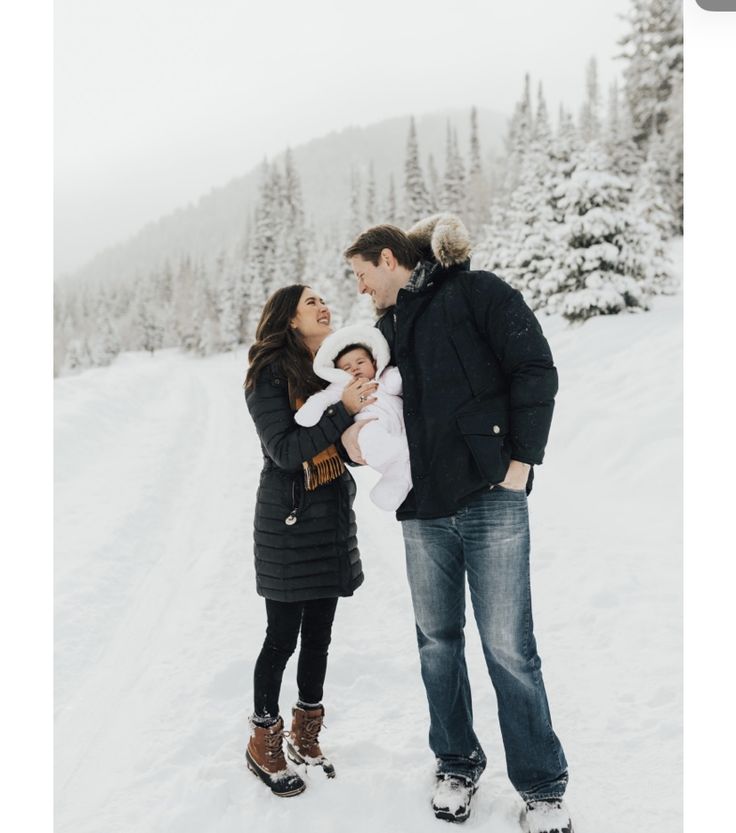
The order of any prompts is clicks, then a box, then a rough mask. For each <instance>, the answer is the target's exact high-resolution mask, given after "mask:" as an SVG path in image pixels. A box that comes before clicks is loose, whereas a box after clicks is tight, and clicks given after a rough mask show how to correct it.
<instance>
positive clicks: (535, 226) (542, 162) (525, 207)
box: [479, 84, 560, 309]
mask: <svg viewBox="0 0 736 833" xmlns="http://www.w3.org/2000/svg"><path fill="white" fill-rule="evenodd" d="M551 144H552V131H551V128H550V124H549V117H548V115H547V105H546V102H545V99H544V93H543V90H542V85H541V84H540V85H539V92H538V99H537V113H536V118H535V119H534V124H533V132H532V138H531V141H530V143H529V145H528V148H527V152H526V155H525V161H524V166H523V168H522V169H521V172H520V179H519V183H518V185H517V186H516V188H515V189H514V191H513V192H512V194H511V196H510V198H509V204H508V207H507V210H506V211H505V213H504V218H503V222H504V224H505V227H504V229H499V228H497V227H496V228H494V229H493V230H492V233H491V235H490V245H489V244H488V242H486V244H485V245H484V246H483V247H482V249H481V251H482V252H483V257H484V259H485V260H486V264H485V266H484V268H488V269H490V270H491V271H494V272H498V273H499V274H500V275H502V276H503V277H504V279H505V280H507V281H508V282H509V283H510V284H511V285H512V286H514V287H515V288H516V289H519V290H520V291H521V292H522V293H523V294H524V296H525V298H526V300H527V302H528V303H529V304H530V305H531V306H532V308H533V309H538V308H539V307H540V306H542V305H543V303H544V301H545V300H546V298H545V295H544V292H543V290H542V288H541V287H542V286H543V285H544V281H545V280H546V277H547V274H548V272H549V271H550V270H551V269H552V268H553V266H554V264H555V262H556V261H557V260H558V259H559V257H560V251H559V249H560V239H559V238H560V224H559V223H558V222H556V219H555V209H554V204H553V195H554V193H555V189H556V187H557V181H556V179H555V168H554V167H553V160H552V157H551ZM479 259H480V258H479ZM479 265H481V264H479Z"/></svg>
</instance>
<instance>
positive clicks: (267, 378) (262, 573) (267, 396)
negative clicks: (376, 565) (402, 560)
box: [245, 364, 363, 602]
mask: <svg viewBox="0 0 736 833" xmlns="http://www.w3.org/2000/svg"><path fill="white" fill-rule="evenodd" d="M245 400H246V403H247V405H248V410H249V411H250V415H251V417H252V418H253V421H254V422H255V425H256V431H257V432H258V436H259V438H260V440H261V447H262V449H263V470H262V471H261V479H260V484H259V486H258V494H257V496H256V507H255V530H254V540H255V560H256V589H257V591H258V593H259V595H261V596H265V597H266V598H267V599H273V600H275V601H279V602H299V601H308V600H309V599H324V598H333V597H335V596H351V595H352V594H353V592H354V590H355V589H356V588H357V587H359V586H360V585H361V584H362V583H363V568H362V565H361V562H360V553H359V551H358V539H357V527H356V523H355V514H354V512H353V500H354V498H355V481H354V480H353V478H352V476H351V474H350V472H349V471H345V472H344V473H343V474H342V475H341V476H340V477H339V478H338V479H337V480H333V481H332V482H331V483H326V484H325V485H323V486H318V487H317V488H316V489H314V490H313V491H310V492H308V491H306V490H305V488H304V474H303V469H302V463H303V461H305V460H310V459H311V458H312V457H314V456H315V455H316V454H318V453H319V452H320V451H324V450H325V449H326V448H327V447H328V446H330V445H332V444H333V443H337V442H338V441H339V439H340V435H341V434H342V432H343V431H345V429H346V428H349V427H350V425H352V423H353V419H352V417H351V416H350V415H349V414H348V412H347V411H346V410H345V406H344V405H343V404H342V402H338V403H337V404H336V405H331V406H330V407H329V408H328V409H327V410H326V411H325V413H324V414H323V415H322V417H321V419H320V421H319V422H318V423H317V425H315V426H314V427H313V428H301V427H299V426H298V425H297V424H296V422H294V412H293V410H292V408H291V406H290V403H289V393H288V385H287V381H286V378H285V376H284V375H283V374H282V373H281V372H280V370H279V369H278V367H277V366H276V365H275V364H271V365H269V366H268V367H265V368H264V369H263V370H262V371H261V372H260V374H259V376H258V379H257V380H256V383H255V385H254V387H253V388H251V389H250V390H246V393H245ZM294 515H295V516H296V522H294V523H289V524H287V523H286V520H287V518H290V516H294ZM290 520H291V518H290Z"/></svg>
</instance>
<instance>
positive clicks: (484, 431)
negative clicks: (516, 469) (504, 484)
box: [457, 412, 508, 483]
mask: <svg viewBox="0 0 736 833" xmlns="http://www.w3.org/2000/svg"><path fill="white" fill-rule="evenodd" d="M457 426H458V428H459V429H460V433H461V434H462V435H463V439H464V440H465V444H466V445H467V446H468V449H469V450H470V453H471V455H472V457H473V460H474V462H475V465H476V466H477V468H478V472H479V473H480V475H481V477H482V478H483V479H484V480H485V481H486V483H500V482H501V481H502V480H503V479H504V477H505V475H506V469H507V468H508V461H507V460H506V459H505V458H506V456H507V455H506V454H505V453H504V442H503V441H504V437H505V435H506V430H507V423H506V421H505V420H501V419H499V418H498V417H493V416H491V415H489V414H488V413H487V412H486V413H474V414H462V415H461V416H459V417H457Z"/></svg>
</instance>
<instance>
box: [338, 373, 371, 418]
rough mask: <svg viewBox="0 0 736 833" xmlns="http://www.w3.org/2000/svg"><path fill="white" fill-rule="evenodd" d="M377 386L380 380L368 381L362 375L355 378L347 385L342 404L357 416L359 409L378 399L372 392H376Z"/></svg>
mask: <svg viewBox="0 0 736 833" xmlns="http://www.w3.org/2000/svg"><path fill="white" fill-rule="evenodd" d="M377 387H378V382H373V381H368V380H366V379H361V378H360V377H358V378H357V379H353V381H352V382H350V383H349V384H348V385H346V386H345V390H343V392H342V396H341V399H342V404H343V405H344V406H345V409H346V410H347V412H348V413H349V414H350V416H355V414H357V413H358V411H362V410H363V408H365V406H366V405H370V404H371V402H375V401H376V397H375V396H373V395H372V394H373V393H374V392H375V390H376V388H377Z"/></svg>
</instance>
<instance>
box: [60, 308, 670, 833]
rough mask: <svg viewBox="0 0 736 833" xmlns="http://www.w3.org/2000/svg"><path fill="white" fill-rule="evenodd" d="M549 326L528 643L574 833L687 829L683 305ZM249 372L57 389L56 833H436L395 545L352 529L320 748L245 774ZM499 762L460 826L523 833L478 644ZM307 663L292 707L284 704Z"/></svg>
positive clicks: (259, 629)
mask: <svg viewBox="0 0 736 833" xmlns="http://www.w3.org/2000/svg"><path fill="white" fill-rule="evenodd" d="M652 304H653V309H652V311H651V312H649V313H642V314H631V315H620V316H610V317H601V318H595V319H592V320H590V321H588V322H586V323H585V324H584V325H582V326H577V327H570V326H569V325H567V324H565V323H564V322H563V321H562V320H561V319H558V318H544V319H542V323H543V326H544V328H545V331H546V333H547V335H548V337H549V339H550V341H551V343H552V347H553V352H554V355H555V359H556V363H557V366H558V368H559V371H560V380H561V390H560V394H559V397H558V405H557V410H556V414H555V419H554V422H553V428H552V435H551V438H550V443H549V446H548V453H547V458H546V460H545V465H544V466H543V467H541V468H540V469H539V470H538V472H537V475H538V477H537V479H536V481H535V489H534V493H533V495H532V496H531V498H530V511H531V516H532V525H533V530H532V535H533V538H532V540H533V564H532V566H533V593H534V604H535V626H536V632H537V640H538V643H539V649H540V654H541V656H542V660H543V670H544V674H545V680H546V683H547V690H548V694H549V698H550V703H551V709H552V716H553V720H554V724H555V729H556V731H557V733H558V735H559V736H560V738H561V740H562V742H563V744H564V746H565V750H566V754H567V757H568V760H569V762H570V772H571V782H570V787H569V791H568V799H569V804H570V807H571V809H572V811H573V813H574V818H575V829H576V831H577V833H622V831H627V833H638V832H639V831H642V833H643V831H647V833H648V831H651V830H653V829H657V830H667V831H672V832H673V833H674V831H676V830H679V829H680V827H681V817H680V806H681V801H680V796H681V787H682V785H681V672H682V667H681V520H680V519H681V480H682V476H681V475H682V473H681V364H682V359H681V318H682V298H681V296H680V295H678V296H675V297H658V298H655V299H653V301H652ZM244 371H245V354H244V352H240V353H238V354H232V353H231V354H222V355H216V356H212V357H209V358H206V359H193V358H191V357H188V356H184V355H181V354H179V353H177V352H175V351H164V352H162V353H159V354H156V355H155V356H154V357H153V358H152V357H150V356H148V355H143V354H124V355H122V356H120V357H118V358H117V359H116V360H115V362H114V363H113V364H112V365H111V366H110V367H107V368H100V369H92V370H88V371H85V372H83V373H81V374H79V375H76V376H71V377H64V378H61V379H58V380H57V381H56V382H55V385H56V481H57V482H56V506H55V511H56V575H55V582H56V752H55V754H56V821H57V832H58V833H101V831H104V833H133V832H134V833H169V831H170V832H171V833H174V831H176V833H204V832H205V831H206V833H243V831H254V830H258V831H259V833H280V832H281V831H285V830H290V829H294V830H297V829H298V830H301V831H308V832H309V833H312V831H315V833H316V831H319V832H320V833H332V831H335V832H336V833H337V831H340V832H341V833H342V831H344V830H345V829H346V826H347V825H349V827H350V830H351V833H369V832H370V833H378V831H380V833H423V832H424V831H430V830H437V831H439V830H445V829H447V828H445V827H443V826H442V825H443V824H444V823H443V822H438V821H435V819H434V818H433V816H432V814H431V810H430V807H429V796H430V791H431V784H432V771H433V770H432V764H433V762H432V759H431V756H430V754H429V751H428V749H427V746H426V735H427V728H428V718H427V709H426V703H425V699H424V693H423V689H422V686H421V682H420V677H419V665H418V658H417V651H416V646H415V637H414V627H413V619H412V613H411V605H410V600H409V594H408V589H407V586H406V581H405V577H404V567H403V554H402V543H401V535H400V529H399V525H398V524H397V523H396V521H394V520H393V517H392V516H390V515H387V514H385V513H382V512H380V510H378V509H376V508H375V507H374V506H373V505H372V504H371V503H370V501H369V499H368V491H369V488H368V487H369V485H370V483H371V482H372V481H373V479H374V475H373V473H372V472H370V471H367V470H358V471H357V472H356V479H357V481H358V499H357V503H356V513H357V517H358V529H359V540H360V547H361V552H362V556H363V564H364V569H365V573H366V582H365V585H364V586H363V587H362V588H360V590H359V591H358V592H357V593H356V595H355V596H354V597H353V598H350V599H345V600H341V602H340V604H339V606H338V613H337V619H336V625H335V633H334V639H333V645H332V648H331V655H330V667H329V669H328V676H327V684H326V693H325V703H326V707H327V729H326V730H325V734H324V744H323V747H324V748H325V749H326V751H327V752H328V753H329V754H330V755H331V757H332V758H333V760H334V763H335V765H336V768H337V778H336V779H335V780H334V781H329V782H328V781H327V780H326V779H325V778H324V777H323V776H322V774H321V773H310V774H309V776H308V780H309V786H308V789H307V792H306V793H305V794H304V795H302V796H300V797H298V798H295V799H293V800H290V801H283V800H280V799H277V798H275V797H273V796H271V795H270V794H269V793H268V792H267V790H266V789H265V788H264V787H263V785H262V784H260V783H259V782H258V781H257V780H256V779H255V778H254V777H253V776H252V775H251V774H250V773H249V772H248V771H247V770H246V768H245V764H244V760H243V751H244V746H245V742H246V737H247V731H248V727H247V717H248V714H249V710H250V708H251V676H252V670H253V663H254V661H255V658H256V655H257V653H258V650H259V648H260V644H261V641H262V637H263V633H264V623H265V616H264V609H263V600H262V599H260V598H259V597H257V596H256V594H255V590H254V573H253V565H252V556H251V523H252V509H253V500H254V495H255V490H256V486H257V481H258V473H259V470H260V450H259V446H258V442H257V439H256V436H255V432H254V430H253V426H252V423H251V421H250V419H249V417H248V414H247V411H246V408H245V404H244V402H243V394H242V389H241V382H242V378H243V375H244ZM468 664H469V669H470V674H471V681H472V685H473V692H474V695H475V700H474V711H475V714H476V730H477V732H478V735H479V737H480V738H481V741H482V743H483V745H484V748H485V751H486V754H487V755H488V758H489V765H488V768H487V770H486V772H485V774H484V775H483V778H482V780H481V787H480V790H479V792H478V794H477V796H476V799H475V800H474V807H473V813H472V816H471V818H470V820H469V821H468V822H467V823H466V824H465V826H464V830H467V831H474V830H479V831H480V830H484V831H493V833H519V831H520V830H521V829H522V828H521V826H520V825H519V823H518V814H519V810H520V802H519V801H518V799H517V798H516V796H515V793H514V791H513V790H512V788H511V787H510V785H509V783H508V781H507V779H506V775H505V769H504V762H503V750H502V746H501V741H500V735H499V731H498V726H497V720H496V715H495V701H494V695H493V692H492V689H491V686H490V683H489V682H488V678H487V675H486V671H485V666H484V662H483V658H482V654H481V650H480V644H479V641H478V638H477V635H476V633H475V630H474V627H473V625H472V624H469V626H468ZM295 694H296V692H295V683H294V663H293V662H292V663H291V664H290V665H289V667H288V668H287V672H286V675H285V682H284V690H283V693H282V700H281V706H282V709H283V710H284V711H288V709H289V708H290V705H291V704H292V702H293V701H294V698H295Z"/></svg>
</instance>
